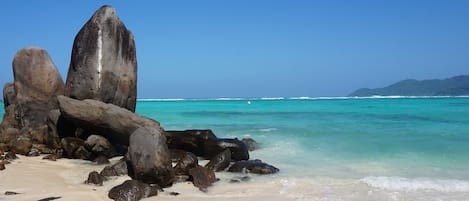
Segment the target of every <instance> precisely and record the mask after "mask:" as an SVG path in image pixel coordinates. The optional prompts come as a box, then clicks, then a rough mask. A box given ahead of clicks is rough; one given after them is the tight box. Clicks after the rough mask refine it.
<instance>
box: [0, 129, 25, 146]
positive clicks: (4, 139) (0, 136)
mask: <svg viewBox="0 0 469 201" xmlns="http://www.w3.org/2000/svg"><path fill="white" fill-rule="evenodd" d="M19 135H20V131H19V130H18V129H16V128H5V129H3V130H2V131H0V143H6V144H8V143H10V142H12V141H13V140H15V139H16V138H17V137H18V136H19Z"/></svg>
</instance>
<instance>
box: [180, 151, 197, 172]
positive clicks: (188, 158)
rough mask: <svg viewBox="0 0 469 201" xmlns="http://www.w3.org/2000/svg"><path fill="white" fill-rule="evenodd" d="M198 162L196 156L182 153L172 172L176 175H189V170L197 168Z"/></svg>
mask: <svg viewBox="0 0 469 201" xmlns="http://www.w3.org/2000/svg"><path fill="white" fill-rule="evenodd" d="M198 164H199V160H198V159H197V156H195V155H194V154H193V153H190V152H184V154H183V155H182V156H181V158H179V160H178V161H177V162H176V166H174V172H175V174H176V175H189V170H190V169H192V168H195V167H197V166H198Z"/></svg>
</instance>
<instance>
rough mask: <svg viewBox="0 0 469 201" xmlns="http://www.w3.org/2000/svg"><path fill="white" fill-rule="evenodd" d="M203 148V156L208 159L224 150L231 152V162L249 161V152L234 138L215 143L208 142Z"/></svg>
mask: <svg viewBox="0 0 469 201" xmlns="http://www.w3.org/2000/svg"><path fill="white" fill-rule="evenodd" d="M205 146H206V147H205V154H206V156H207V157H208V158H213V157H215V156H216V155H217V154H219V153H221V152H223V151H224V150H226V149H229V150H230V151H231V159H232V160H234V161H240V160H248V159H249V151H248V148H247V146H246V144H244V142H241V141H240V140H238V139H236V138H235V139H218V140H217V141H212V140H209V141H207V143H206V145H205Z"/></svg>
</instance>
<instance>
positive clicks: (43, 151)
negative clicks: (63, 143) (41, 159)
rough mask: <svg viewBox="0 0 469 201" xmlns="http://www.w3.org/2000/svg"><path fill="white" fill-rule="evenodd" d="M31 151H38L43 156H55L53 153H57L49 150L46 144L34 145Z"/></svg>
mask: <svg viewBox="0 0 469 201" xmlns="http://www.w3.org/2000/svg"><path fill="white" fill-rule="evenodd" d="M31 149H36V150H37V151H38V152H39V153H41V154H53V153H55V150H53V149H51V148H49V147H48V146H47V145H45V144H33V147H32V148H31Z"/></svg>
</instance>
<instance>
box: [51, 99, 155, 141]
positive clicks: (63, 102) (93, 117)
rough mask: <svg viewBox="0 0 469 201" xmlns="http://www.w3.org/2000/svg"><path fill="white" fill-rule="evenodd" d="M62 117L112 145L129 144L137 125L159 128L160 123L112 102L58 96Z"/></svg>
mask: <svg viewBox="0 0 469 201" xmlns="http://www.w3.org/2000/svg"><path fill="white" fill-rule="evenodd" d="M57 99H58V100H59V108H60V112H61V114H62V117H63V118H65V119H67V120H70V121H72V122H74V123H75V124H77V125H78V126H80V127H82V128H83V129H85V130H90V131H94V132H95V133H99V134H101V135H103V136H104V137H105V138H106V139H108V140H109V141H110V142H111V143H112V144H113V145H116V144H122V145H128V144H129V137H130V134H132V133H133V132H134V131H135V130H136V129H137V128H139V127H151V128H158V129H159V128H160V123H159V122H157V121H155V120H152V119H148V118H145V117H142V116H139V115H136V114H134V113H132V112H130V111H129V110H126V109H123V108H120V107H118V106H116V105H113V104H106V103H103V102H101V101H97V100H90V99H87V100H82V101H80V100H75V99H71V98H68V97H65V96H58V97H57Z"/></svg>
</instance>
